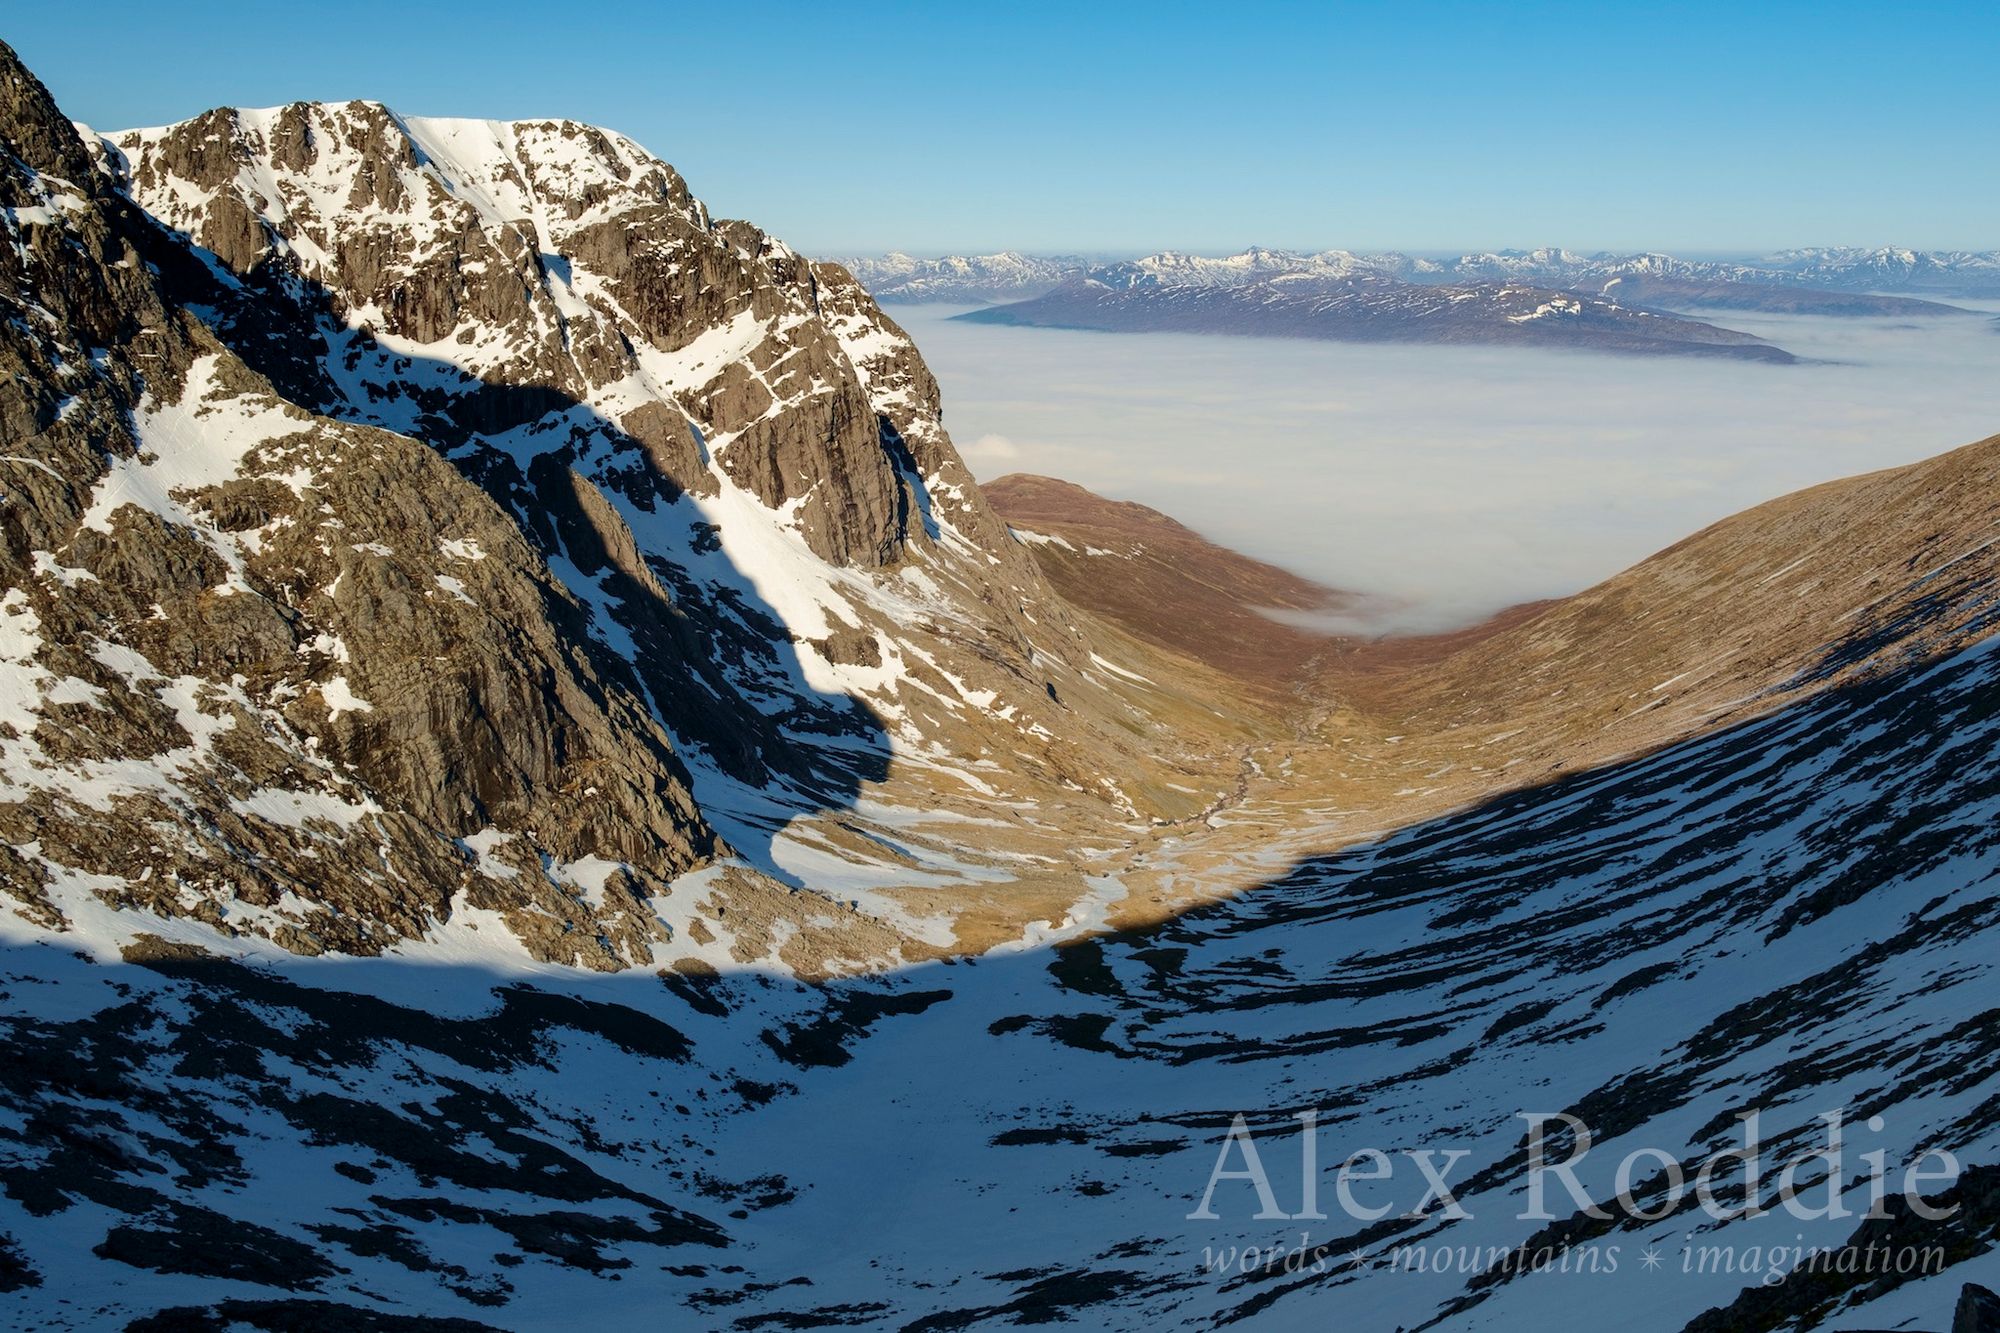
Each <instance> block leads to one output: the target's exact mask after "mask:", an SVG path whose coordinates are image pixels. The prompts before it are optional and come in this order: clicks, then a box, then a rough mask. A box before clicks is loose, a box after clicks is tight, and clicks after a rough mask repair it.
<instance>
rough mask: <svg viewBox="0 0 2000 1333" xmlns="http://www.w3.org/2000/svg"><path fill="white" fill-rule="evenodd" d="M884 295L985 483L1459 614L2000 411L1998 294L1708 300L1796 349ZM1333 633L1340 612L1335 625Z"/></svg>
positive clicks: (1420, 608) (1550, 590)
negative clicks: (1715, 357) (1431, 337)
mask: <svg viewBox="0 0 2000 1333" xmlns="http://www.w3.org/2000/svg"><path fill="white" fill-rule="evenodd" d="M958 309H962V307H958V308H952V307H938V306H930V307H907V306H906V307H898V308H896V309H895V310H894V311H893V312H892V313H893V314H894V315H895V317H896V318H897V319H898V320H900V321H901V322H903V324H904V325H905V327H906V328H908V329H909V330H910V332H911V334H912V336H913V337H915V339H916V341H917V345H918V346H919V347H920V348H921V349H922V351H923V354H924V356H925V358H926V359H927V360H928V361H929V363H930V365H931V367H932V369H933V370H934V371H935V372H936V373H937V376H938V379H939V381H940V383H941V384H942V386H943V391H944V403H945V423H946V425H947V426H949V427H950V428H951V431H952V435H953V438H954V439H955V440H957V441H958V443H959V447H960V449H961V451H962V452H963V453H964V454H965V457H966V461H967V462H968V463H969V464H970V465H971V467H972V469H973V471H974V473H975V474H976V475H978V476H979V477H980V478H982V479H991V478H993V477H997V476H1001V475H1004V474H1006V473H1009V472H1039V473H1044V474H1047V475H1050V476H1056V477H1062V478H1065V479H1067V480H1070V481H1074V482H1077V483H1079V484H1081V485H1084V486H1088V487H1089V488H1091V489H1092V490H1094V491H1098V492H1100V493H1101V494H1104V495H1108V496H1112V497H1115V498H1118V499H1125V500H1137V501H1140V502H1142V503H1144V504H1148V505H1152V506H1154V507H1155V508H1158V509H1161V510H1163V511H1165V512H1167V513H1169V514H1171V515H1173V516H1174V517H1176V518H1178V519H1180V520H1181V521H1182V522H1184V523H1186V524H1188V525H1189V526H1190V527H1193V528H1195V529H1197V530H1198V531H1200V532H1202V533H1203V534H1204V535H1206V536H1208V537H1210V538H1212V539H1214V540H1216V541H1218V542H1221V543H1222V544H1224V545H1226V546H1229V547H1233V548H1235V549H1237V550H1240V551H1244V552H1247V553H1249V554H1251V555H1254V556H1257V557H1259V558H1261V559H1265V560H1269V561H1272V562H1273V563H1276V564H1280V565H1283V566H1286V567H1287V568H1290V569H1293V570H1296V571H1297V572H1299V573H1301V574H1304V575H1306V576H1308V577H1311V578H1314V579H1317V580H1319V581H1321V582H1324V583H1327V584H1329V585H1331V586H1334V587H1338V588H1343V589H1349V590H1354V591H1359V592H1365V593H1368V594H1371V595H1373V596H1374V597H1376V598H1378V599H1380V605H1381V606H1382V607H1383V608H1384V609H1383V612H1382V614H1381V615H1379V616H1378V617H1376V619H1375V620H1374V621H1372V622H1371V627H1372V628H1376V629H1402V630H1408V629H1431V628H1445V627H1449V626H1453V625H1458V624H1464V623H1468V622H1470V621H1472V620H1474V619H1477V618H1479V617H1481V616H1483V615H1485V614H1487V613H1490V612H1492V611H1494V610H1497V609H1499V608H1501V607H1503V606H1507V605H1511V604H1514V603H1517V602H1522V601H1528V600H1533V599H1536V598H1542V597H1552V596H1559V595H1562V594H1566V593H1570V592H1574V591H1577V590H1578V589H1581V588H1584V587H1587V586H1589V585H1590V584H1592V583H1594V582H1596V581H1598V580H1599V579H1602V578H1605V577H1607V576H1608V575H1610V574H1613V573H1615V572H1617V571H1618V570H1620V569H1622V568H1624V567H1625V566H1627V565H1630V564H1632V563H1633V562H1635V561H1637V560H1639V559H1641V558H1643V557H1645V556H1646V555H1648V554H1650V553H1651V552H1653V551H1656V550H1658V549H1660V548H1661V547H1663V546H1667V545H1669V544H1671V543H1673V542H1674V541H1676V540H1678V539H1679V538H1681V537H1683V536H1686V535H1687V534H1688V533H1690V532H1693V531H1695V530H1697V529H1699V528H1701V527H1703V526H1705V525H1706V524H1709V523H1712V522H1714V521H1715V520H1717V519H1720V518H1723V517H1726V516H1727V515H1729V514H1732V513H1735V512H1737V511H1738V510H1741V509H1744V508H1747V507H1748V506H1750V505H1754V504H1756V503H1758V502H1760V501H1763V500H1767V499H1770V498H1772V497H1773V496H1777V495H1781V494H1784V493H1785V492H1787V491H1791V490H1796V489H1798V488H1800V487H1803V486H1810V485H1813V484H1815V483H1817V482H1822V481H1828V480H1831V479H1833V478H1835V477H1842V476H1848V475H1852V474H1854V473H1858V472H1866V471H1871V470H1873V469H1876V468H1883V467H1891V466H1895V465H1897V464H1900V463H1908V462H1913V461H1915V460H1917V459H1920V458H1926V457H1929V456H1931V455H1933V454H1937V453H1941V452H1943V451H1945V450H1947V449H1952V448H1955V447H1957V446H1958V445H1961V444H1966V443H1970V442H1971V441H1974V440H1978V439H1982V438H1984V437H1986V436H1988V435H1991V434H1993V433H1995V432H1996V431H2000V320H1996V318H1995V317H1996V315H2000V306H1988V307H1982V308H1981V313H1980V314H1979V315H1977V316H1965V317H1957V318H1949V319H1934V320H1924V321H1908V320H1896V321H1891V320H1872V319H1863V320H1856V319H1830V318H1824V317H1800V316H1751V315H1737V316H1729V317H1719V318H1716V319H1714V320H1713V321H1712V322H1715V323H1720V324H1725V325H1727V326H1729V327H1731V328H1737V329H1742V330H1744V331H1746V332H1750V333H1755V334H1757V335H1759V336H1760V337H1764V338H1767V339H1769V340H1771V341H1772V342H1775V343H1777V344H1779V345H1780V346H1782V347H1785V348H1787V349H1789V350H1791V351H1793V352H1795V353H1798V354H1799V355H1801V356H1806V357H1811V358H1814V363H1813V364H1806V365H1797V366H1771V365H1763V364H1739V363H1734V362H1726V361H1708V360H1696V359H1683V358H1670V357H1626V356H1603V355H1594V354H1587V353H1576V352H1556V351H1532V350H1518V349H1499V348H1468V347H1423V346H1361V345H1349V344H1339V343H1318V342H1304V341H1291V340H1282V339H1261V338H1241V337H1219V336H1218V337H1208V336H1200V335H1181V334H1106V333H1085V332H1070V331H1061V330H1048V329H1023V328H1008V327H1004V326H996V325H985V324H964V323H953V322H951V321H950V319H949V316H950V315H951V314H953V313H956V312H957V310H958ZM1337 627H1338V628H1343V629H1352V628H1354V626H1353V625H1352V624H1350V623H1344V622H1343V623H1341V624H1339V625H1338V626H1337Z"/></svg>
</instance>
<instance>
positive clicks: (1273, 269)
mask: <svg viewBox="0 0 2000 1333" xmlns="http://www.w3.org/2000/svg"><path fill="white" fill-rule="evenodd" d="M847 265H848V267H849V269H851V270H852V271H853V273H854V275H855V277H857V278H859V279H860V280H861V283H862V284H863V285H864V286H865V287H867V288H868V289H869V291H870V292H872V293H873V294H874V295H875V296H876V298H877V299H878V300H882V301H894V302H906V303H907V302H923V301H933V302H943V301H951V302H979V303H984V302H995V301H1018V300H1025V299H1028V298H1031V297H1035V296H1040V295H1042V294H1043V293H1045V292H1048V291H1052V290H1054V289H1055V288H1056V287H1059V286H1061V285H1063V284H1064V283H1066V282H1069V281H1071V280H1072V279H1075V278H1079V277H1087V278H1091V279H1094V280H1096V281H1098V282H1102V283H1103V284H1105V285H1106V286H1108V287H1114V288H1125V287H1143V286H1160V287H1165V286H1204V287H1224V286H1237V285H1241V284H1244V283H1249V282H1257V281H1261V280H1264V279H1268V278H1273V277H1278V276H1285V275H1295V274H1297V275H1306V276H1312V277H1320V278H1352V277H1377V278H1392V279H1395V280H1397V281H1400V282H1408V283H1415V284H1420V285H1429V286H1455V285H1465V284H1470V283H1481V282H1512V283H1522V284H1528V285H1532V286H1537V287H1549V288H1555V289H1560V290H1579V291H1589V292H1592V293H1594V294H1610V293H1609V292H1608V290H1607V289H1608V288H1609V287H1610V285H1611V284H1613V283H1618V282H1628V283H1629V282H1632V281H1634V280H1640V279H1643V280H1645V282H1646V283H1647V284H1650V286H1648V287H1647V288H1646V290H1647V294H1648V296H1649V297H1650V298H1651V299H1652V300H1653V301H1654V303H1655V304H1661V305H1663V306H1664V308H1672V309H1694V308H1713V309H1735V310H1770V311H1775V312H1780V313H1796V312H1801V311H1810V312H1812V313H1821V314H1858V315H1920V314H1945V313H1950V312H1949V310H1948V308H1940V307H1938V306H1937V305H1935V304H1934V303H1931V302H1924V303H1921V304H1915V305H1913V304H1911V298H1942V299H1945V300H1950V299H1957V300H1993V299H2000V251H1983V252H1972V251H1959V250H1951V251H1940V250H1904V249H1893V248H1884V249H1875V250H1862V249H1851V248H1821V249H1804V250H1786V251H1781V252H1780V253H1778V254H1775V255H1769V256H1765V257H1763V258H1758V259H1743V260H1691V259H1678V258H1675V257H1674V256H1672V255H1664V254H1650V253H1648V254H1610V253H1598V254H1591V255H1584V254H1579V253H1577V252H1575V251H1572V250H1564V249H1560V248H1554V247H1548V248H1543V249H1538V250H1501V251H1494V252H1487V253H1482V254H1466V255H1460V256H1458V257H1457V258H1455V259H1430V258H1420V257H1415V256H1411V255H1406V254H1399V253H1394V252H1389V253H1380V254H1357V253H1355V252H1353V251H1349V250H1323V251H1320V252H1318V253H1314V254H1306V253H1301V252H1297V251H1290V250H1272V249H1266V248H1263V247H1252V248H1251V249H1248V250H1245V251H1243V252H1242V253H1240V254H1235V255H1227V256H1222V257H1209V256H1204V255H1193V254H1187V253H1184V252H1180V251H1173V250H1166V251H1161V252H1160V253H1158V254H1154V255H1148V256H1146V257H1145V258H1143V259H1135V260H1129V261H1123V262H1117V263H1093V262H1091V261H1089V260H1086V259H1082V258H1077V257H1069V256H1054V257H1036V256H1032V255H1023V254H1017V253H1014V252H1011V251H1009V252H1004V253H1001V254H996V255H980V256H957V255H952V256H946V257H943V258H939V259H914V258H912V257H910V256H909V255H905V254H890V255H885V256H883V257H881V258H872V259H851V260H848V261H847ZM1724 286H1728V287H1731V288H1733V287H1737V286H1740V287H1745V288H1749V289H1750V290H1749V291H1734V290H1729V291H1718V290H1717V289H1718V288H1721V287H1724ZM1634 290H1635V289H1629V288H1628V289H1627V290H1626V291H1624V292H1623V293H1621V295H1622V296H1624V297H1626V298H1630V297H1631V295H1632V294H1633V291H1634ZM1802 291H1828V292H1842V293H1848V294H1850V295H1851V296H1853V297H1856V298H1859V299H1854V300H1850V301H1847V302H1843V303H1839V304H1834V303H1827V302H1815V301H1813V299H1812V298H1803V299H1802V298H1800V297H1798V295H1797V293H1799V292H1802ZM1780 292H1783V293H1789V294H1790V295H1780V294H1779V293H1780ZM1877 297H1884V298H1893V299H1881V300H1878V299H1875V298H1877ZM1697 300H1700V301H1704V302H1706V304H1705V305H1702V306H1700V307H1697V306H1696V305H1694V304H1691V303H1692V302H1695V301H1697ZM1724 301H1726V304H1722V303H1720V302H1724ZM1671 302H1680V303H1681V304H1680V305H1672V304H1668V303H1671Z"/></svg>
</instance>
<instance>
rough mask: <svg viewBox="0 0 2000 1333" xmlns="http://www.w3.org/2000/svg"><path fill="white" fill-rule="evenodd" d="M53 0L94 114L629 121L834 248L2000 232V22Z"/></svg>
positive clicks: (1608, 12) (763, 210) (1079, 248)
mask: <svg viewBox="0 0 2000 1333" xmlns="http://www.w3.org/2000/svg"><path fill="white" fill-rule="evenodd" d="M269 18H270V10H269V9H268V7H267V6H262V5H254V4H249V3H244V2H243V0H224V2H222V3H213V4H205V5H198V6H167V5H159V4H156V3H148V4H136V3H130V0H111V2H109V3H101V4H98V5H95V6H93V8H92V11H91V19H92V21H91V22H90V23H87V24H86V23H82V22H79V21H78V20H77V16H76V14H75V12H74V11H66V10H65V9H64V8H63V7H60V6H54V5H35V6H22V7H19V8H17V9H14V10H12V11H10V12H9V13H8V15H7V19H6V24H5V30H4V31H0V37H4V38H5V39H6V40H7V41H8V42H10V43H11V44H13V45H14V46H15V47H16V49H17V50H19V51H20V53H21V55H22V57H23V59H24V60H25V61H26V62H27V64H28V65H29V67H30V68H32V69H34V70H36V71H37V72H38V73H39V74H40V75H41V77H42V78H43V79H44V80H45V81H46V82H47V83H48V84H49V86H50V89H51V90H52V91H53V92H54V94H55V96H56V97H57V99H58V101H59V102H60V103H61V104H62V105H63V106H64V107H65V108H67V109H68V110H69V111H70V112H71V114H73V115H76V116H78V117H80V118H82V119H84V120H86V121H88V122H89V123H90V124H92V125H93V126H95V127H97V128H100V129H113V128H123V127H126V126H130V125H143V124H159V123H164V122H168V121H173V120H179V119H184V118H186V117H188V116H191V115H194V114H197V113H199V112H201V111H203V110H206V109H208V108H209V107H211V106H218V105H243V106H268V105H275V104H281V103H284V102H288V101H294V100H302V99H303V100H335V99H341V98H348V97H364V98H372V99H376V100H380V101H383V102H387V103H388V104H389V105H391V106H393V107H395V108H396V109H397V110H398V111H401V112H404V113H406V114H412V115H458V116H475V117H494V118H531V117H565V118H569V119H575V120H582V121H587V122H590V123H593V124H600V125H605V126H608V127H610V128H613V129H617V130H620V131H622V132H624V133H626V134H628V135H630V136H632V137H633V138H634V139H636V140H638V141H639V142H640V143H642V144H644V145H645V146H646V147H647V148H649V149H651V150H652V151H653V152H655V153H657V154H659V155H660V156H661V157H663V158H665V159H666V160H667V161H669V162H672V163H673V164H674V165H675V166H676V167H678V168H679V169H680V170H681V171H682V173H683V174H684V175H685V176H686V177H687V178H688V182H689V184H690V185H691V186H692V187H693V189H694V190H695V192H696V194H698V195H700V196H701V197H702V198H703V199H705V200H706V201H708V202H709V203H710V205H711V206H712V207H713V208H714V209H715V210H716V211H717V213H718V214H719V215H722V216H730V217H747V218H751V219H753V220H755V221H756V222H757V223H758V224H759V225H761V226H764V227H766V228H767V229H769V230H770V231H772V232H773V233H774V234H776V235H779V236H781V237H783V238H784V239H786V240H787V241H789V242H791V243H792V244H794V245H797V246H799V247H800V248H802V249H803V250H805V251H807V252H809V253H817V254H879V253H882V252H884V251H887V250H891V249H899V250H904V251H908V252H909V253H912V254H923V253H929V254H945V253H961V254H963V253H991V252H993V251H998V250H1007V249H1012V250H1020V251H1023V252H1028V253H1034V252H1044V253H1069V254H1075V253H1101V254H1113V253H1126V254H1137V253H1145V252H1150V251H1154V250H1159V249H1165V248H1174V249H1183V250H1197V251H1209V252H1225V253H1226V252H1229V251H1233V250H1239V249H1241V248H1242V246H1243V243H1244V241H1243V238H1244V237H1245V236H1246V235H1252V234H1254V235H1255V236H1256V237H1257V238H1258V239H1259V241H1260V243H1262V244H1266V245H1270V246H1272V247H1274V248H1285V249H1300V250H1317V249H1325V248H1327V244H1328V238H1335V239H1334V241H1333V243H1334V244H1337V245H1339V246H1341V247H1343V248H1348V249H1356V250H1362V249H1368V250H1375V249H1399V250H1404V251H1412V252H1433V251H1460V250H1465V249H1499V248H1521V249H1528V248H1533V247H1535V246H1538V245H1546V244H1552V243H1555V242H1557V241H1560V242H1561V243H1563V244H1566V245H1567V246H1569V247H1570V248H1571V249H1576V250H1581V251H1595V250H1666V251H1686V252H1704V253H1731V254H1742V253H1752V252H1759V251H1768V250H1775V249H1780V248H1784V247H1788V246H1801V245H1857V246H1876V245H1903V246H1910V247H1915V248H1936V249H1972V250H1986V249H1992V248H1994V247H1995V246H2000V234H1996V230H1995V226H1994V224H1993V222H1992V219H1993V218H1994V217H1995V216H2000V136H1995V135H1993V133H1992V127H1993V126H1994V125H1995V124H1996V123H2000V89H1996V88H1995V86H1994V85H1993V83H1992V81H1991V79H1990V77H1988V76H1989V74H1990V71H1991V69H1992V68H1993V67H1994V66H1995V65H1996V64H2000V6H1995V5H1992V4H1988V3H1953V4H1929V5H1909V6H1904V7H1901V8H1899V9H1898V10H1896V11H1895V12H1894V15H1893V17H1885V15H1884V12H1883V11H1881V10H1879V9H1878V8H1874V7H1864V6H1861V5H1854V4H1842V3H1828V4H1818V5H1804V4H1790V3H1784V4H1770V5H1759V6H1742V5H1723V4H1719V3H1694V4H1679V5H1665V6H1654V7H1650V8H1647V9H1644V10H1641V9H1639V8H1637V7H1633V8H1630V9H1626V8H1622V7H1610V6H1601V7H1600V6H1592V5H1569V4H1533V5H1511V6H1494V5H1467V4H1455V3H1436V4H1425V5H1421V6H1419V5H1345V6H1318V7H1303V6H1291V5H1273V4H1262V5H1255V4H1253V5H1237V6H1231V7H1230V8H1229V9H1227V10H1217V9H1207V8H1203V7H1196V6H1187V5H1172V4H1168V5H1132V4H1107V5H1100V6H1088V7H1084V6H1072V5H1054V4H1041V3H1029V4H1021V5H1012V6H1007V7H1004V8H1001V7H985V8H958V7H950V6H931V5H912V4H861V5H853V6H845V7H817V6H808V5H800V4H793V3H789V0H775V2H774V3H769V4H766V5H763V6H760V7H759V9H758V10H757V16H756V18H755V20H754V21H752V20H746V19H745V18H744V16H743V14H742V12H741V11H739V10H734V9H731V8H729V7H726V6H712V5H705V6H695V5H664V6H643V7H642V6H638V5H631V6H609V5H607V6H591V7H570V8H565V9H561V10H560V11H556V10H551V9H550V8H549V7H547V6H545V5H529V4H527V3H524V2H523V0H492V2H490V3H485V4H478V5H472V4H440V5H430V6H410V5H407V4H397V5H390V4H384V3H380V2H379V0H360V2H359V3H355V4H351V5H347V6H343V7H342V8H341V9H339V10H338V11H331V10H329V11H326V12H325V15H324V17H323V18H322V19H321V20H320V22H319V25H318V29H317V31H315V33H314V36H313V39H312V40H311V41H306V42H301V41H299V40H297V38H296V37H295V36H288V34H287V33H286V31H284V30H283V29H282V27H281V26H280V25H276V24H273V23H271V22H270V21H269Z"/></svg>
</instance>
